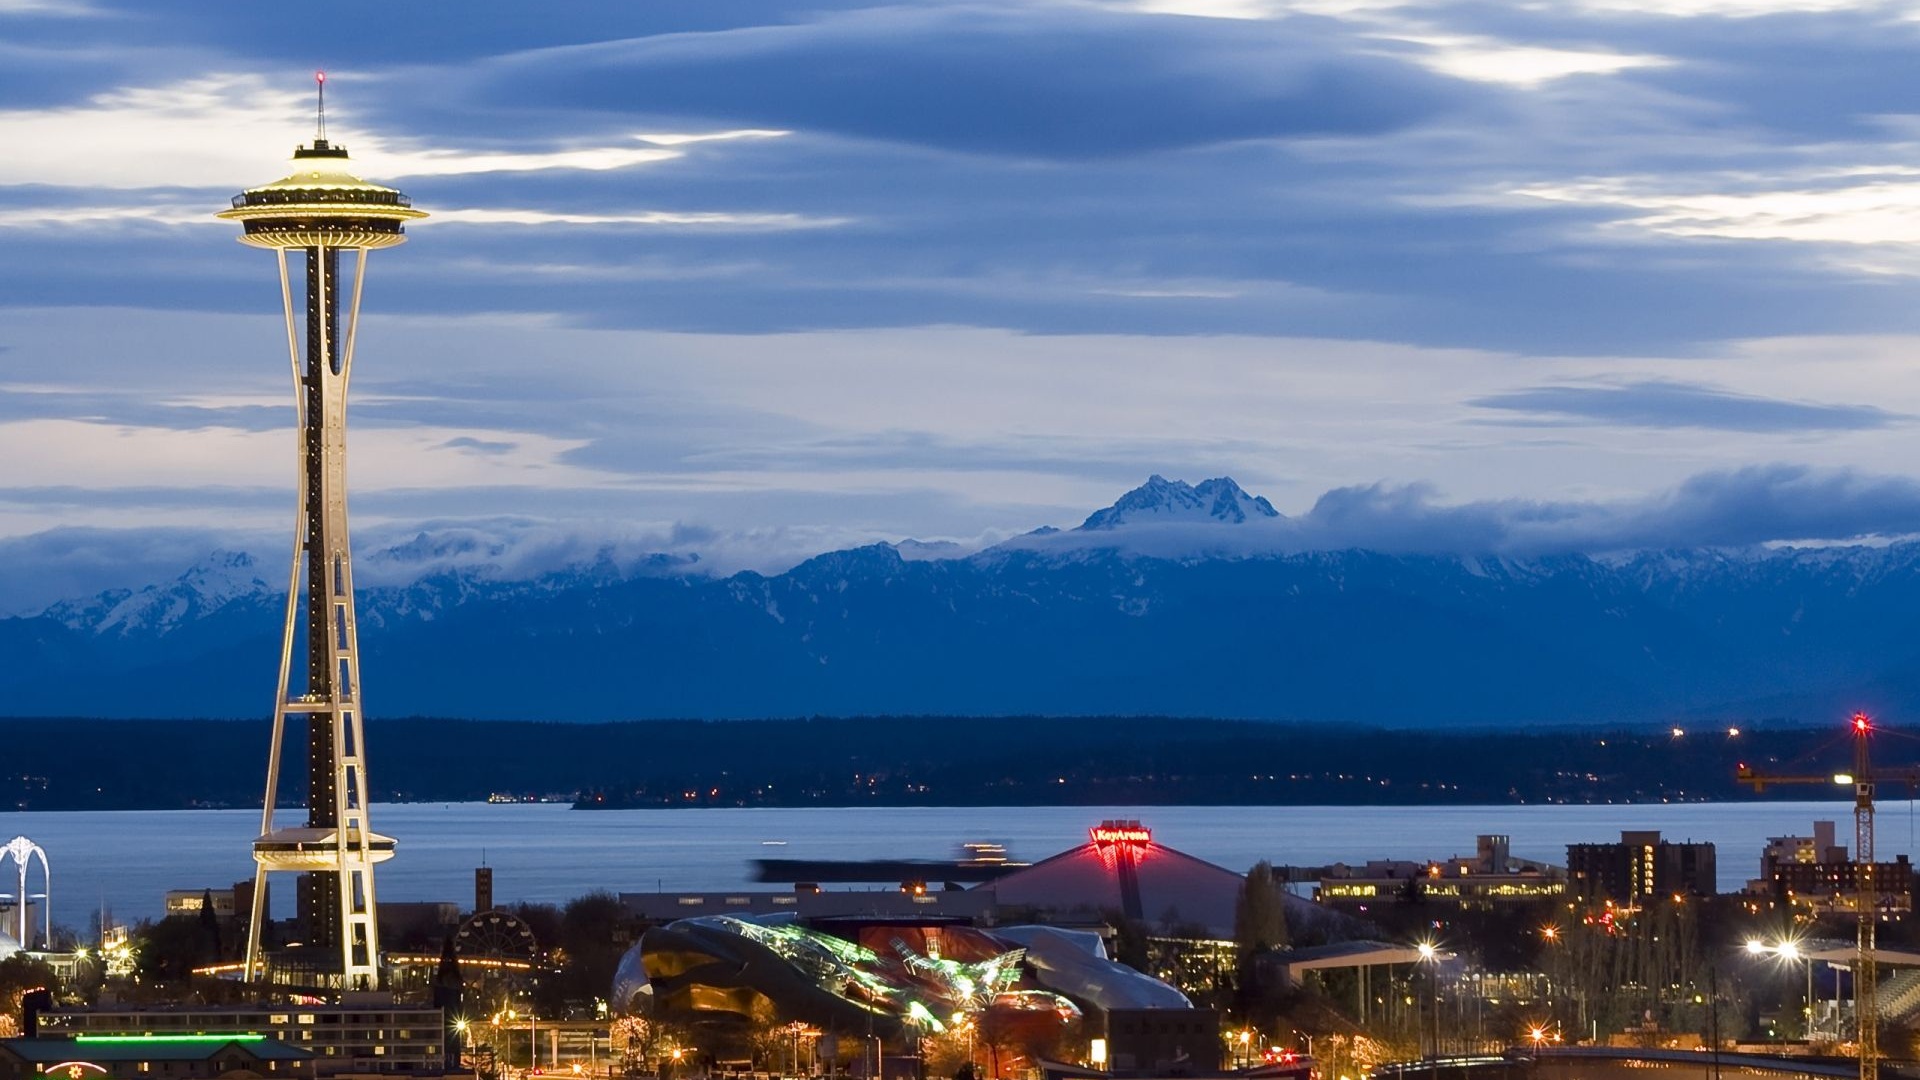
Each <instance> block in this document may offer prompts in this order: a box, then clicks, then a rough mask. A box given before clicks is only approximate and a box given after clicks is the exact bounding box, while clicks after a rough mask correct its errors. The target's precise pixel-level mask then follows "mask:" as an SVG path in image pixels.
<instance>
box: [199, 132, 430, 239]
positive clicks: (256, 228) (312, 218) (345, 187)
mask: <svg viewBox="0 0 1920 1080" xmlns="http://www.w3.org/2000/svg"><path fill="white" fill-rule="evenodd" d="M293 160H294V165H295V170H294V172H293V173H292V175H289V176H286V177H283V178H281V179H279V180H275V181H274V182H273V183H271V184H262V185H261V186H259V187H254V188H248V189H247V190H245V191H243V192H241V193H240V194H238V195H235V196H234V197H233V206H232V208H231V209H228V210H222V211H220V213H219V214H218V215H217V216H219V217H222V218H225V219H227V220H228V221H238V222H240V224H241V226H242V227H243V228H244V229H245V230H246V231H245V233H244V234H243V235H241V236H240V237H239V240H240V242H241V243H243V244H250V245H252V246H254V247H263V248H308V247H335V248H385V247H393V246H395V245H396V244H404V243H406V242H407V237H406V228H405V225H406V223H407V222H408V221H415V220H418V219H420V218H423V217H426V216H427V215H426V213H425V212H424V211H421V210H415V209H414V208H413V201H412V200H410V199H408V198H407V197H406V196H405V195H403V194H401V193H400V192H399V191H397V190H395V189H393V188H390V187H382V186H381V185H379V184H371V183H368V182H367V181H365V180H362V179H360V178H359V177H357V176H355V175H353V174H352V173H350V172H348V171H347V169H346V162H347V149H346V147H344V146H333V145H331V144H329V143H328V142H327V140H325V139H315V140H314V141H313V145H312V146H310V147H308V146H302V147H300V148H299V149H298V150H295V151H294V152H293Z"/></svg>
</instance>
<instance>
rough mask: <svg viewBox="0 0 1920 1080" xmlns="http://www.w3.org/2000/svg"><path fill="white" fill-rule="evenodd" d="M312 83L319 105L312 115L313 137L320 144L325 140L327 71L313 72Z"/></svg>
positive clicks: (323, 143)
mask: <svg viewBox="0 0 1920 1080" xmlns="http://www.w3.org/2000/svg"><path fill="white" fill-rule="evenodd" d="M313 85H314V90H315V93H316V95H317V97H318V100H319V105H318V108H316V110H315V117H314V120H315V124H314V127H315V133H314V139H315V140H316V141H317V142H319V143H321V144H322V145H325V143H326V141H327V73H326V72H324V71H316V72H314V73H313Z"/></svg>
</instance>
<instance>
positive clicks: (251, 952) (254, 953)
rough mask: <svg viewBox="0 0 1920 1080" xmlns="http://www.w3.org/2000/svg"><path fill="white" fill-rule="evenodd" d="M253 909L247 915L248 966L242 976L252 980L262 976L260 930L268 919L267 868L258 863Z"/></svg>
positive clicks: (246, 979)
mask: <svg viewBox="0 0 1920 1080" xmlns="http://www.w3.org/2000/svg"><path fill="white" fill-rule="evenodd" d="M249 906H250V907H251V908H252V909H253V911H252V913H251V914H250V915H248V916H247V966H246V967H245V968H244V969H243V970H242V972H241V978H242V979H243V980H244V981H246V982H252V981H253V980H255V979H257V978H259V977H260V931H261V929H262V928H263V927H265V926H266V920H267V868H266V867H264V866H258V865H256V866H255V868H254V871H253V903H252V904H251V905H249Z"/></svg>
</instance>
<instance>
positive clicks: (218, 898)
mask: <svg viewBox="0 0 1920 1080" xmlns="http://www.w3.org/2000/svg"><path fill="white" fill-rule="evenodd" d="M208 898H211V899H212V900H213V913H214V914H215V915H218V916H219V917H220V918H222V919H230V918H232V917H233V916H234V915H236V914H239V913H242V912H245V911H248V910H250V909H251V908H252V906H253V882H251V881H236V882H234V883H233V884H232V885H231V886H229V887H228V888H225V889H208V888H200V889H168V890H167V900H166V903H167V907H166V911H167V914H168V915H198V914H199V913H200V908H201V907H202V906H203V905H205V903H206V901H207V900H208Z"/></svg>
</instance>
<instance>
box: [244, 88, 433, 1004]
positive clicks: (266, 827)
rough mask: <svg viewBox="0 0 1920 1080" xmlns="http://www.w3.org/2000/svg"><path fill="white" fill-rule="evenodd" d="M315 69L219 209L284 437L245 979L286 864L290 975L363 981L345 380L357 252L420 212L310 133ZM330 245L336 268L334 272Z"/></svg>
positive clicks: (372, 940)
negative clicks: (281, 343) (264, 299)
mask: <svg viewBox="0 0 1920 1080" xmlns="http://www.w3.org/2000/svg"><path fill="white" fill-rule="evenodd" d="M316 79H317V81H318V83H319V91H320V93H321V95H322V96H321V108H320V112H319V130H318V132H317V133H316V135H315V137H314V140H313V144H312V145H311V146H302V147H300V148H299V149H297V150H295V151H294V154H293V166H294V171H293V173H292V174H291V175H289V176H287V177H286V178H285V179H282V180H276V181H274V182H273V183H271V184H266V185H264V186H262V187H256V188H249V189H247V190H246V191H244V192H242V193H241V194H239V195H237V196H235V197H234V199H233V205H232V207H231V208H229V209H227V210H224V211H222V212H221V213H220V215H219V216H220V217H223V218H226V219H228V220H230V221H237V222H239V223H240V224H241V226H242V228H243V230H244V232H243V234H242V235H241V237H240V240H241V242H242V243H245V244H249V245H252V246H254V247H260V248H266V249H267V250H269V251H272V252H273V253H274V255H275V258H276V260H277V262H278V263H279V270H280V293H281V301H282V306H283V308H284V309H285V313H286V320H287V351H288V358H289V360H290V361H291V364H292V369H293V384H294V402H295V406H296V410H297V417H298V426H299V434H300V441H299V445H300V451H299V469H298V478H299V501H298V510H297V511H296V515H295V522H296V524H295V528H294V536H295V544H294V555H293V567H292V570H291V573H290V577H289V585H288V595H287V613H286V625H285V627H284V629H283V631H282V634H281V646H280V677H279V680H278V681H277V682H276V683H275V689H276V695H275V704H274V719H273V740H272V748H271V750H270V751H269V756H268V760H267V791H266V803H265V808H264V810H263V812H262V814H261V823H260V837H259V839H257V840H255V841H254V844H253V858H254V863H255V868H256V869H255V882H256V887H255V889H254V891H253V903H252V905H251V909H252V910H251V918H250V921H249V929H248V935H247V963H246V975H247V978H249V979H255V978H258V977H260V975H261V974H262V971H263V959H264V958H263V955H262V948H261V944H262V937H261V929H262V922H263V919H264V917H265V914H266V910H265V909H266V897H267V889H266V879H267V875H268V874H270V873H276V872H296V873H299V874H301V875H302V877H301V881H300V888H299V891H298V898H299V905H298V906H299V912H300V916H301V923H302V926H301V935H302V945H303V946H304V949H303V952H304V955H305V957H306V958H307V959H306V960H305V961H304V962H302V963H301V964H300V965H299V967H300V968H301V974H300V975H299V977H298V978H297V980H295V981H299V982H302V983H310V984H317V985H320V986H329V987H340V988H348V989H365V988H370V987H373V986H375V985H377V984H378V982H379V978H380V943H379V931H378V925H377V922H376V918H375V909H374V887H373V866H374V864H375V863H377V862H382V861H384V860H386V859H388V858H391V857H392V856H393V841H392V839H390V838H388V837H384V836H381V835H379V834H378V833H375V832H374V831H373V829H372V827H371V825H370V824H369V823H368V820H367V803H368V799H369V793H368V788H367V775H366V737H365V731H364V729H363V726H362V719H363V717H362V713H361V707H360V701H361V698H360V658H359V657H360V654H359V649H358V645H357V634H356V632H355V626H354V606H353V559H352V553H351V552H350V550H349V548H348V542H347V380H348V377H349V376H350V375H351V374H352V371H353V357H354V346H355V344H356V343H357V335H356V331H357V329H358V324H359V314H360V293H361V286H362V285H363V284H364V283H365V281H366V269H367V253H368V252H369V251H372V250H373V249H375V248H385V247H393V246H395V245H397V244H400V243H402V242H404V241H405V239H406V235H405V225H406V223H407V222H408V221H412V220H415V219H418V218H422V217H425V216H426V215H425V214H423V213H421V212H420V211H418V210H415V209H413V206H412V203H411V202H409V200H408V199H407V197H406V196H405V195H402V194H401V193H400V192H398V191H395V190H394V189H392V188H386V187H380V186H379V185H377V184H369V183H367V182H366V181H364V180H361V179H359V178H357V177H355V176H354V175H352V174H351V173H350V172H348V171H347V150H346V148H345V147H343V146H336V145H334V144H332V143H330V142H328V141H327V137H326V109H325V96H324V95H325V90H326V77H325V75H319V76H316ZM342 253H345V254H347V255H348V256H349V259H348V261H349V262H350V263H351V267H350V273H349V275H348V276H347V277H346V278H345V279H343V277H342V259H341V255H342ZM296 307H298V310H296ZM296 657H297V658H298V659H297V661H296ZM296 718H300V719H303V720H304V721H305V724H304V727H305V731H304V735H305V742H306V747H305V755H304V756H305V759H306V767H307V768H306V773H307V796H306V803H307V805H306V811H307V812H306V823H305V824H304V825H299V826H293V827H277V826H276V824H275V822H274V804H275V801H276V800H277V799H278V797H279V787H280V764H281V755H282V749H283V744H284V742H285V740H286V738H287V737H288V733H289V731H290V730H291V729H292V728H293V726H294V723H295V719H296ZM295 737H296V738H297V737H298V736H297V735H296V736H295Z"/></svg>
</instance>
